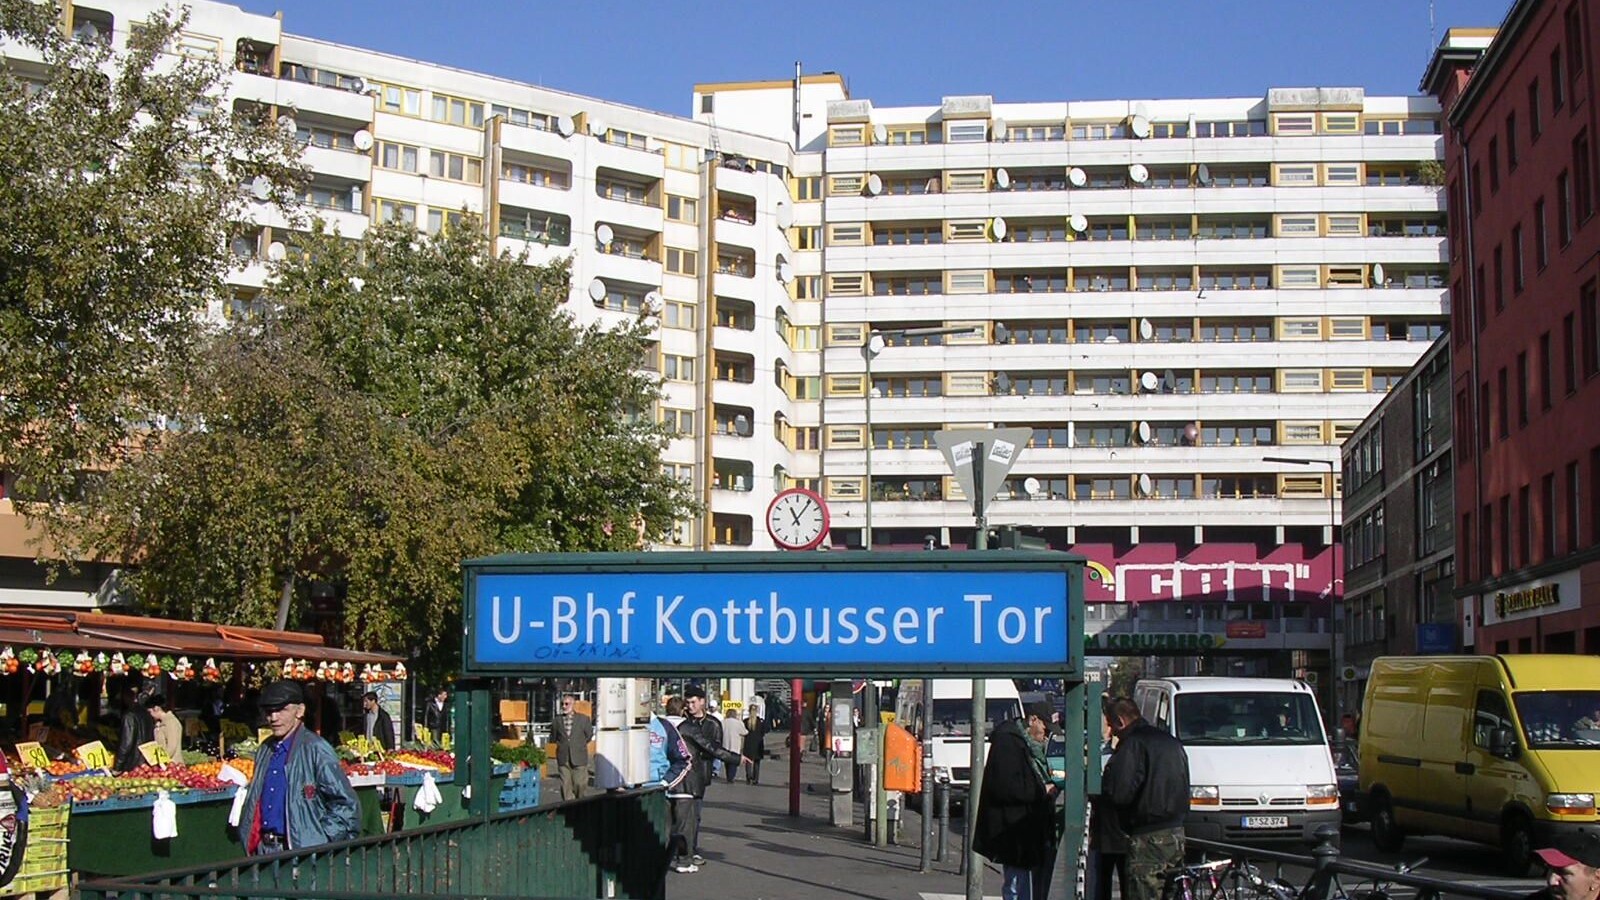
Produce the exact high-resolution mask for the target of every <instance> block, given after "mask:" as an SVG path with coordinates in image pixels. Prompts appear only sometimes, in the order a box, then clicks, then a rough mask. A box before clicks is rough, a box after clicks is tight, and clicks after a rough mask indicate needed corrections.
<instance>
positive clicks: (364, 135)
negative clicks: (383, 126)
mask: <svg viewBox="0 0 1600 900" xmlns="http://www.w3.org/2000/svg"><path fill="white" fill-rule="evenodd" d="M350 140H351V142H352V143H354V144H355V145H356V149H357V150H371V149H372V132H370V131H368V130H366V129H365V128H363V129H361V130H360V131H358V132H356V133H355V136H354V137H352V138H351V139H350Z"/></svg>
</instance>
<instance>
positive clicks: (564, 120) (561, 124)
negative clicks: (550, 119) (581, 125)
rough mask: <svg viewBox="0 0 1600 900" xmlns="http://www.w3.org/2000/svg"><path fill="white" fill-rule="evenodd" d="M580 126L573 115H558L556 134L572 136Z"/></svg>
mask: <svg viewBox="0 0 1600 900" xmlns="http://www.w3.org/2000/svg"><path fill="white" fill-rule="evenodd" d="M576 130H578V126H577V125H576V124H575V123H574V122H573V121H572V117H571V116H556V134H559V135H561V136H562V137H572V133H573V132H574V131H576Z"/></svg>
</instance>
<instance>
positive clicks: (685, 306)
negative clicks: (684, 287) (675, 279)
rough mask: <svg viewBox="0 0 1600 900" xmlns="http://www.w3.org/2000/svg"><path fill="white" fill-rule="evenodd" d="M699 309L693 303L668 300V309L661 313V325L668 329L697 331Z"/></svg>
mask: <svg viewBox="0 0 1600 900" xmlns="http://www.w3.org/2000/svg"><path fill="white" fill-rule="evenodd" d="M697 311H698V307H696V306H695V305H694V304H693V303H688V302H685V301H683V300H668V301H667V307H666V309H665V310H663V311H662V313H661V324H662V326H663V327H666V328H679V329H683V330H685V331H693V330H694V329H695V325H696V320H697V319H698V315H697Z"/></svg>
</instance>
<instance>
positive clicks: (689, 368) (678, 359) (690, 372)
mask: <svg viewBox="0 0 1600 900" xmlns="http://www.w3.org/2000/svg"><path fill="white" fill-rule="evenodd" d="M691 308H692V307H691ZM694 362H695V359H694V357H692V356H674V355H673V354H671V353H666V354H662V357H661V374H662V375H663V376H664V377H665V378H666V379H667V380H668V381H694Z"/></svg>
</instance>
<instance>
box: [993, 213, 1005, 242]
mask: <svg viewBox="0 0 1600 900" xmlns="http://www.w3.org/2000/svg"><path fill="white" fill-rule="evenodd" d="M989 230H990V232H992V233H993V234H994V239H995V240H997V241H1003V240H1005V239H1006V220H1005V219H1003V218H1001V217H1000V216H995V217H994V221H993V222H990V223H989Z"/></svg>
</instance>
